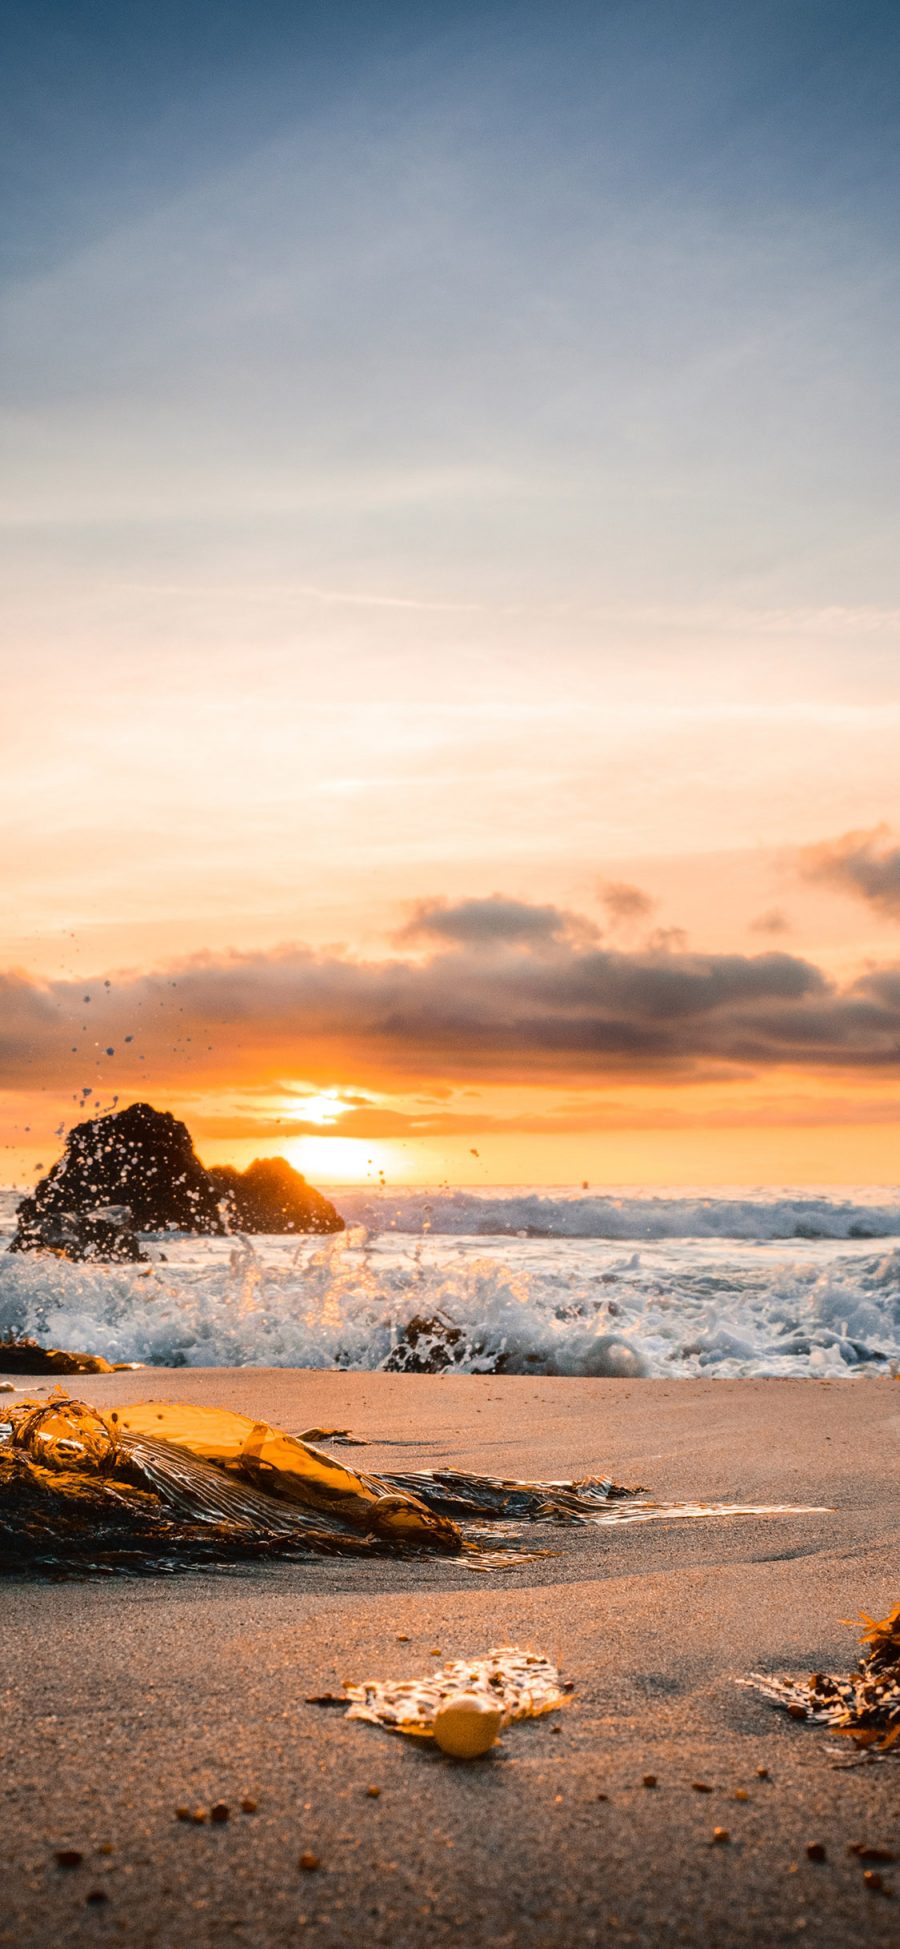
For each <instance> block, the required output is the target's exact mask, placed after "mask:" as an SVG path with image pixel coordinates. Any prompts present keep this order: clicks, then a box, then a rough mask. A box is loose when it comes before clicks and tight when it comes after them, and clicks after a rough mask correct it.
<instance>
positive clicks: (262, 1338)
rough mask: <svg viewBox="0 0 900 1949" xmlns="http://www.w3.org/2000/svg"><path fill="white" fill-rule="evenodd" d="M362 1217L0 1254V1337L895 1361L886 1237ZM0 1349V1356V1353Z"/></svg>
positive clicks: (636, 1370)
mask: <svg viewBox="0 0 900 1949" xmlns="http://www.w3.org/2000/svg"><path fill="white" fill-rule="evenodd" d="M629 1245H630V1249H625V1250H623V1249H622V1247H621V1246H620V1245H618V1244H617V1243H614V1242H612V1241H608V1240H603V1239H598V1238H593V1239H583V1238H577V1237H576V1238H555V1239H554V1238H543V1237H534V1236H532V1237H524V1238H522V1237H503V1238H484V1237H482V1238H477V1237H472V1236H471V1235H469V1236H465V1237H462V1236H456V1237H453V1238H448V1237H447V1236H446V1235H443V1236H442V1235H434V1234H433V1235H431V1236H425V1237H422V1236H420V1237H418V1238H410V1237H409V1236H403V1235H401V1234H400V1233H399V1232H398V1231H392V1230H390V1229H388V1230H387V1231H386V1232H381V1233H378V1234H372V1233H368V1232H366V1230H365V1229H364V1228H363V1227H362V1226H352V1227H350V1229H349V1230H348V1231H346V1232H344V1233H340V1234H337V1235H335V1236H334V1237H330V1238H328V1239H326V1240H324V1241H322V1240H313V1239H310V1238H302V1239H296V1238H269V1237H265V1238H253V1239H250V1238H233V1239H196V1238H192V1239H188V1238H185V1237H180V1238H179V1237H166V1238H159V1239H157V1240H156V1241H154V1242H151V1243H150V1245H149V1248H148V1249H149V1251H150V1253H151V1255H152V1258H151V1263H150V1264H149V1265H145V1266H135V1265H127V1266H122V1265H107V1266H102V1265H75V1264H71V1263H68V1262H66V1261H64V1260H61V1259H57V1258H55V1257H52V1256H51V1255H48V1254H35V1255H31V1254H28V1255H25V1254H22V1255H10V1254H4V1255H0V1336H13V1337H19V1336H22V1335H24V1334H30V1335H33V1336H34V1337H35V1338H36V1339H38V1340H39V1341H40V1342H41V1343H42V1344H44V1345H55V1346H63V1347H69V1348H75V1349H79V1350H82V1349H83V1350H88V1351H90V1352H93V1353H99V1354H102V1355H104V1356H105V1358H106V1359H108V1360H114V1361H115V1360H122V1361H142V1362H147V1363H150V1364H157V1365H178V1366H186V1367H216V1366H248V1365H249V1366H274V1367H287V1366H303V1367H337V1368H366V1369H378V1368H398V1367H399V1368H403V1367H413V1368H418V1369H419V1370H420V1371H421V1370H422V1369H423V1368H425V1369H428V1370H433V1369H441V1368H444V1369H451V1370H454V1371H459V1372H468V1373H479V1372H506V1373H511V1374H525V1373H538V1374H555V1375H572V1376H579V1375H580V1376H591V1375H614V1376H628V1377H637V1376H641V1375H651V1376H666V1377H668V1378H675V1377H680V1376H688V1375H718V1376H722V1377H727V1378H733V1377H737V1376H743V1375H809V1376H817V1377H820V1378H825V1377H833V1378H837V1377H841V1378H847V1377H849V1376H854V1375H855V1376H860V1375H862V1374H865V1373H886V1372H892V1371H900V1249H898V1248H897V1247H892V1248H890V1249H888V1250H886V1251H879V1252H873V1251H872V1249H871V1246H869V1247H868V1248H866V1247H865V1246H864V1245H863V1244H862V1243H861V1242H860V1241H858V1240H857V1241H855V1242H854V1241H848V1240H846V1239H845V1240H837V1241H835V1240H831V1241H828V1242H825V1241H821V1240H820V1241H818V1242H811V1241H806V1240H801V1241H795V1242H794V1243H792V1244H791V1246H790V1247H786V1246H785V1245H784V1244H783V1243H776V1242H773V1241H760V1240H759V1239H755V1240H753V1241H752V1242H738V1243H735V1242H734V1241H732V1240H728V1241H726V1242H725V1243H724V1244H723V1243H722V1242H720V1241H719V1240H717V1239H710V1238H708V1239H705V1240H704V1239H696V1238H694V1239H690V1240H682V1239H678V1240H674V1241H672V1240H659V1239H656V1240H652V1241H650V1242H648V1243H643V1244H641V1245H634V1244H633V1243H632V1242H631V1241H629ZM0 1366H2V1358H0Z"/></svg>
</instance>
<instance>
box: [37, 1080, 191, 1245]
mask: <svg viewBox="0 0 900 1949" xmlns="http://www.w3.org/2000/svg"><path fill="white" fill-rule="evenodd" d="M219 1196H220V1194H219V1192H218V1191H217V1190H216V1187H215V1185H214V1184H213V1183H212V1180H211V1178H210V1175H209V1172H208V1171H205V1170H204V1168H203V1165H202V1164H201V1162H200V1159H199V1157H197V1155H196V1153H195V1151H194V1146H193V1144H192V1143H191V1137H190V1132H189V1130H188V1128H187V1125H186V1124H183V1123H179V1122H178V1119H177V1118H176V1117H173V1116H170V1115H169V1113H168V1111H163V1110H154V1109H152V1108H151V1106H150V1104H149V1103H132V1105H131V1107H130V1109H128V1110H120V1111H119V1112H118V1114H117V1115H115V1116H109V1117H91V1118H89V1119H88V1121H87V1122H86V1123H78V1124H76V1125H75V1128H74V1130H72V1131H71V1132H70V1135H69V1140H68V1143H67V1144H66V1148H65V1152H64V1154H63V1156H62V1157H61V1158H60V1160H59V1163H58V1164H54V1166H53V1169H52V1171H50V1173H49V1174H48V1176H47V1177H45V1178H42V1179H41V1181H40V1184H38V1185H36V1187H35V1189H34V1191H33V1192H32V1195H31V1197H30V1198H25V1199H23V1202H22V1203H21V1204H20V1206H19V1211H18V1217H19V1233H18V1237H17V1240H16V1243H17V1245H18V1248H19V1249H20V1250H23V1249H24V1250H27V1249H28V1248H29V1246H31V1245H40V1244H41V1243H42V1242H43V1241H42V1240H41V1239H40V1237H36V1236H32V1234H33V1233H35V1232H36V1231H37V1230H38V1228H39V1227H40V1225H41V1224H42V1223H43V1221H44V1220H46V1219H48V1218H50V1217H55V1216H61V1215H62V1214H63V1213H64V1212H66V1213H68V1212H74V1213H82V1214H84V1215H86V1216H93V1215H94V1214H95V1213H96V1212H97V1211H98V1209H99V1208H101V1207H102V1206H104V1205H127V1206H128V1207H129V1210H130V1212H131V1222H132V1225H133V1227H134V1230H135V1231H137V1232H161V1231H164V1230H165V1229H166V1227H168V1226H173V1227H174V1228H175V1229H176V1230H178V1231H184V1232H221V1231H223V1230H224V1226H223V1224H222V1218H221V1215H220V1212H219Z"/></svg>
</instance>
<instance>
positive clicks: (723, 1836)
mask: <svg viewBox="0 0 900 1949" xmlns="http://www.w3.org/2000/svg"><path fill="white" fill-rule="evenodd" d="M712 1837H713V1842H714V1844H716V1845H719V1846H721V1845H723V1844H724V1842H726V1841H730V1840H731V1835H730V1834H729V1832H728V1829H727V1827H714V1828H713V1831H712Z"/></svg>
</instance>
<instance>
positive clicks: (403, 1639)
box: [397, 1631, 409, 1644]
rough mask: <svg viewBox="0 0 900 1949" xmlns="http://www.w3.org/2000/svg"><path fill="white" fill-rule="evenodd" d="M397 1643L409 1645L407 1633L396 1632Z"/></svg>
mask: <svg viewBox="0 0 900 1949" xmlns="http://www.w3.org/2000/svg"><path fill="white" fill-rule="evenodd" d="M397 1643H398V1644H409V1633H408V1632H407V1631H398V1632H397Z"/></svg>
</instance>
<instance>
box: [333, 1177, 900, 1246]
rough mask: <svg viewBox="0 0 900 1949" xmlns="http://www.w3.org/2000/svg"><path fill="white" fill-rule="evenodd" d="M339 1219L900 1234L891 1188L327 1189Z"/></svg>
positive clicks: (567, 1228)
mask: <svg viewBox="0 0 900 1949" xmlns="http://www.w3.org/2000/svg"><path fill="white" fill-rule="evenodd" d="M332 1195H333V1196H334V1198H335V1200H336V1202H337V1204H338V1205H339V1208H340V1210H341V1211H342V1212H343V1214H344V1216H345V1218H347V1220H348V1222H353V1223H354V1224H360V1225H365V1227H366V1229H367V1230H368V1231H370V1232H383V1231H386V1230H391V1231H397V1232H412V1233H415V1234H417V1235H421V1234H423V1233H441V1234H445V1233H449V1234H451V1235H455V1236H459V1235H468V1236H470V1237H476V1238H521V1237H526V1238H606V1239H622V1240H624V1239H634V1240H635V1241H638V1240H641V1239H668V1238H672V1239H675V1238H700V1239H706V1238H722V1239H726V1238H735V1239H794V1238H796V1239H819V1238H825V1239H827V1238H834V1239H839V1238H842V1239H876V1238H890V1237H892V1236H894V1237H900V1202H898V1200H897V1195H896V1193H893V1194H889V1193H886V1192H882V1193H880V1194H879V1192H878V1191H872V1192H868V1191H861V1192H855V1193H854V1194H853V1195H848V1196H844V1197H834V1196H828V1195H827V1194H825V1193H811V1192H801V1191H787V1190H785V1191H781V1190H776V1191H771V1190H762V1191H756V1192H746V1191H741V1192H740V1193H738V1192H735V1193H733V1194H729V1193H719V1194H717V1195H710V1194H709V1193H704V1192H702V1191H697V1192H667V1193H648V1192H644V1193H641V1192H628V1191H623V1192H622V1193H620V1194H611V1193H608V1192H606V1193H600V1192H586V1191H558V1190H556V1189H554V1190H552V1191H548V1190H535V1189H532V1188H531V1187H528V1186H526V1187H524V1188H522V1189H521V1190H514V1189H507V1188H505V1187H504V1189H503V1190H501V1191H486V1192H474V1191H463V1190H450V1189H444V1188H442V1189H440V1190H438V1191H430V1190H429V1191H423V1190H418V1189H417V1190H410V1191H407V1190H403V1191H399V1192H398V1191H390V1190H384V1191H381V1190H379V1191H355V1190H353V1191H346V1190H344V1191H341V1190H337V1191H334V1192H333V1193H332Z"/></svg>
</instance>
